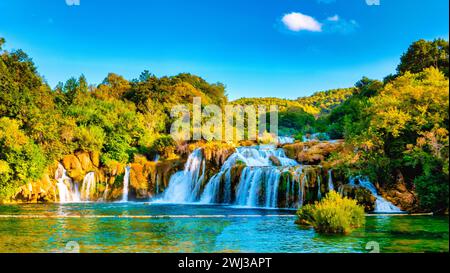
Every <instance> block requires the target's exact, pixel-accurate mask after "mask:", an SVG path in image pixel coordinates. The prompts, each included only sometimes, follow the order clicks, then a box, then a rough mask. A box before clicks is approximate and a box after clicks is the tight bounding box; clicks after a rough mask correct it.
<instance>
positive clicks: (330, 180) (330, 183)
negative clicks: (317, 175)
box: [328, 169, 334, 191]
mask: <svg viewBox="0 0 450 273" xmlns="http://www.w3.org/2000/svg"><path fill="white" fill-rule="evenodd" d="M328 190H329V191H334V185H333V171H332V170H331V169H329V170H328Z"/></svg>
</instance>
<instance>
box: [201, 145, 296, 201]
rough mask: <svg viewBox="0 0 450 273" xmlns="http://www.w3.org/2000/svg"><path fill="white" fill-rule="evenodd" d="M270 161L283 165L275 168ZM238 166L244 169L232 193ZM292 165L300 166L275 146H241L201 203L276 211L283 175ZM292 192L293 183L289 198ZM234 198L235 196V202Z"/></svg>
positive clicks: (210, 185)
mask: <svg viewBox="0 0 450 273" xmlns="http://www.w3.org/2000/svg"><path fill="white" fill-rule="evenodd" d="M271 158H274V159H275V160H276V161H278V162H279V164H280V165H281V166H275V165H274V163H273V162H272V160H271ZM238 164H243V165H245V167H244V168H243V170H242V173H241V176H240V179H239V182H238V184H237V186H236V190H235V192H233V189H232V187H231V169H232V168H233V166H237V165H238ZM293 166H298V163H297V162H296V161H295V160H293V159H290V158H288V157H287V156H286V155H285V153H284V150H283V149H276V148H275V147H274V146H272V145H261V146H259V147H239V148H237V149H236V151H235V153H233V154H232V155H231V156H230V157H229V158H228V159H227V160H226V161H225V163H224V164H223V165H222V168H221V170H220V171H219V173H217V174H216V175H214V176H213V177H212V178H211V179H210V180H209V181H208V183H207V184H206V186H205V190H204V191H203V193H202V195H201V198H200V202H201V203H204V204H213V203H225V204H234V205H238V206H247V207H267V208H275V207H277V205H278V189H279V183H280V178H281V172H282V171H283V170H284V169H286V168H288V167H293ZM293 191H294V182H292V187H290V188H289V191H288V192H286V194H287V195H289V196H290V195H292V194H293ZM233 197H235V198H234V200H233Z"/></svg>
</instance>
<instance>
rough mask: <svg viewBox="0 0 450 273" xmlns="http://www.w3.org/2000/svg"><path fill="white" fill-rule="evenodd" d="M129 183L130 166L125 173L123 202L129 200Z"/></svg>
mask: <svg viewBox="0 0 450 273" xmlns="http://www.w3.org/2000/svg"><path fill="white" fill-rule="evenodd" d="M129 184H130V166H126V167H125V175H124V176H123V190H122V202H128V188H129Z"/></svg>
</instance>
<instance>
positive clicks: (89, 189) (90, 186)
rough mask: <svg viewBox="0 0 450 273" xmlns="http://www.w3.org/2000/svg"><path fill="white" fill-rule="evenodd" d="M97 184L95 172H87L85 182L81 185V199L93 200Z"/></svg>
mask: <svg viewBox="0 0 450 273" xmlns="http://www.w3.org/2000/svg"><path fill="white" fill-rule="evenodd" d="M95 188H96V184H95V173H94V172H90V173H88V174H86V176H85V177H84V179H83V184H82V186H81V200H83V201H91V200H90V199H91V195H92V193H94V192H95Z"/></svg>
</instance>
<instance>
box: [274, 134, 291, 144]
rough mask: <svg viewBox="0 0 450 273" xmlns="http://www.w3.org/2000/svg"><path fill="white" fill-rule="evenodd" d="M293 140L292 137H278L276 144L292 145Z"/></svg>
mask: <svg viewBox="0 0 450 273" xmlns="http://www.w3.org/2000/svg"><path fill="white" fill-rule="evenodd" d="M294 141H295V139H294V138H293V137H288V136H279V137H278V143H279V144H291V143H294Z"/></svg>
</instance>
